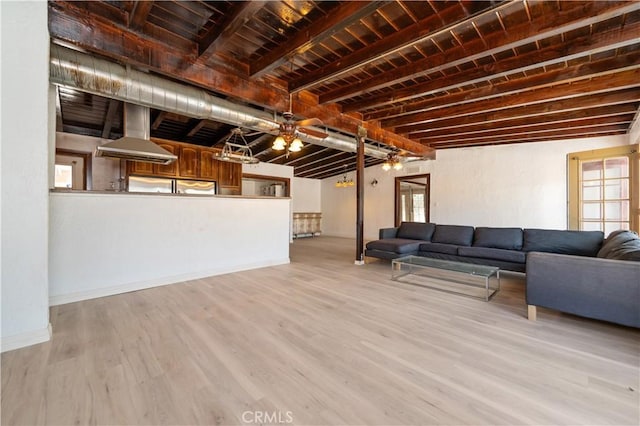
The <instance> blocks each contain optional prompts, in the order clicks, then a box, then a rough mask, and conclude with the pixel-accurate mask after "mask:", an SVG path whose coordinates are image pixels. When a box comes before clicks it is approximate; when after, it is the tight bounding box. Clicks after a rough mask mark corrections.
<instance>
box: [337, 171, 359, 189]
mask: <svg viewBox="0 0 640 426" xmlns="http://www.w3.org/2000/svg"><path fill="white" fill-rule="evenodd" d="M355 184H356V183H355V182H354V181H353V178H347V174H346V173H345V174H344V176H342V178H341V179H339V180H338V181H337V182H336V188H347V187H349V186H354V185H355Z"/></svg>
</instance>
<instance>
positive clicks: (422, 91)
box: [343, 25, 640, 120]
mask: <svg viewBox="0 0 640 426" xmlns="http://www.w3.org/2000/svg"><path fill="white" fill-rule="evenodd" d="M638 29H639V30H640V25H638ZM635 41H636V39H635V38H631V37H629V38H627V39H626V40H625V39H622V40H619V41H617V42H615V43H614V44H610V45H600V44H597V45H596V44H594V45H593V46H588V45H586V44H584V46H586V48H587V49H589V50H587V51H583V50H582V48H581V47H580V46H582V43H580V44H579V45H578V47H574V46H575V45H574V46H572V47H571V48H570V50H568V51H567V49H564V48H562V47H560V49H559V51H558V53H560V54H563V56H560V57H551V58H549V59H546V56H547V55H551V56H553V55H554V52H556V48H555V47H550V48H547V49H545V50H544V51H541V52H537V53H532V54H527V55H525V56H524V57H516V58H514V59H512V60H506V61H504V62H502V63H497V64H496V66H495V67H493V68H494V69H495V68H497V71H498V72H494V73H493V74H490V75H486V77H482V76H479V77H476V78H471V79H470V80H468V83H469V84H475V83H477V82H480V81H482V79H483V78H484V79H486V80H495V79H499V78H503V77H504V78H507V79H511V78H512V76H513V75H514V74H517V73H521V72H525V73H526V71H528V70H533V69H536V68H539V67H540V66H549V65H557V64H561V63H563V64H564V68H568V67H567V61H568V60H575V59H578V58H583V57H585V56H588V55H590V54H592V53H593V52H603V51H607V50H611V49H615V48H618V47H621V46H628V45H630V44H631V43H634V42H635ZM634 44H635V43H634ZM572 49H575V50H572ZM538 55H539V56H538ZM522 63H524V64H525V65H523V66H518V67H517V68H515V69H509V68H510V67H511V66H517V65H520V64H522ZM576 71H578V70H576ZM470 74H471V75H473V74H474V73H473V72H472V73H470ZM476 74H480V73H476ZM452 78H453V77H452ZM462 80H464V78H462ZM465 84H467V81H461V82H460V83H453V84H450V85H447V86H444V87H443V88H433V89H431V90H429V87H428V85H427V84H425V85H423V86H422V87H415V88H414V91H413V93H415V94H416V97H418V95H419V96H425V95H431V94H434V93H437V90H440V89H441V90H450V89H453V88H459V87H462V86H463V85H465ZM372 97H373V96H370V97H369V99H371V98H372ZM471 97H473V96H471ZM410 99H411V98H410V97H403V96H402V95H401V94H399V93H398V92H394V97H393V99H392V100H390V101H389V102H384V103H383V102H378V103H376V104H375V107H380V106H384V105H386V104H389V103H391V102H400V101H407V100H410ZM362 109H363V108H362V106H360V105H359V104H356V105H354V104H353V103H352V104H346V105H344V106H343V111H345V112H348V111H352V110H362ZM418 109H420V107H415V108H414V106H412V105H411V104H409V105H407V104H405V105H404V108H403V111H402V113H403V114H407V113H409V112H412V111H413V112H415V111H414V110H418ZM385 113H386V114H387V115H386V117H387V118H392V117H393V116H394V113H393V111H390V110H386V111H385ZM377 118H383V117H382V116H381V115H380V114H372V115H369V114H365V119H367V120H370V119H377Z"/></svg>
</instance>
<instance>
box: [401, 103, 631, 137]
mask: <svg viewBox="0 0 640 426" xmlns="http://www.w3.org/2000/svg"><path fill="white" fill-rule="evenodd" d="M636 111H637V107H636V105H635V104H633V103H621V104H618V105H613V106H605V107H602V106H596V107H590V108H583V109H580V110H572V111H560V112H556V113H555V114H554V115H553V116H552V117H545V120H550V121H549V122H550V123H553V122H555V121H563V120H582V119H591V118H592V117H593V118H598V117H607V116H610V115H611V116H615V115H623V114H634V113H635V112H636ZM538 117H539V115H532V116H529V117H511V118H506V119H505V120H501V121H486V122H485V121H478V122H475V123H460V125H452V126H449V127H447V126H442V127H438V128H435V127H434V128H429V129H425V130H421V131H416V132H413V133H411V134H410V136H411V137H412V138H413V139H416V140H419V141H422V140H423V139H425V138H429V137H431V136H432V135H434V134H435V135H443V134H449V132H450V131H451V130H453V131H454V132H460V133H463V134H464V133H465V131H477V130H476V129H488V130H489V131H491V130H492V129H498V130H499V129H502V128H509V127H510V126H511V127H515V128H518V127H520V126H527V125H529V124H530V123H532V122H533V123H538V122H540V121H539V118H538ZM452 134H455V133H452Z"/></svg>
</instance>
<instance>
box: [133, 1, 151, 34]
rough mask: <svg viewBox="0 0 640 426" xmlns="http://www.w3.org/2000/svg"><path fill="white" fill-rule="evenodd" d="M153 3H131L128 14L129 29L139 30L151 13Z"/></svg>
mask: <svg viewBox="0 0 640 426" xmlns="http://www.w3.org/2000/svg"><path fill="white" fill-rule="evenodd" d="M152 7H153V1H147V0H144V1H142V0H137V1H134V2H133V8H132V9H131V13H130V14H129V28H131V29H132V30H136V31H137V30H140V29H142V27H143V26H144V23H145V22H146V21H147V16H149V12H151V8H152Z"/></svg>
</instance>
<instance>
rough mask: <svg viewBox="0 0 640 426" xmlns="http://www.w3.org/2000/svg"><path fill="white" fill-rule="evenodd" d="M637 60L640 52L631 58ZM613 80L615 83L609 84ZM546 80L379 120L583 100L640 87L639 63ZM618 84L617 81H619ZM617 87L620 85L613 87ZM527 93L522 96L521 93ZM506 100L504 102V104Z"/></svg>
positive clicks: (394, 123)
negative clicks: (595, 95) (542, 82)
mask: <svg viewBox="0 0 640 426" xmlns="http://www.w3.org/2000/svg"><path fill="white" fill-rule="evenodd" d="M630 56H633V57H636V58H637V57H639V56H640V52H638V53H637V54H633V55H630ZM554 73H555V74H556V75H559V76H562V74H563V73H562V72H554ZM613 76H615V79H616V81H615V82H614V81H612V79H613ZM543 77H546V78H548V79H549V80H551V81H549V82H547V83H545V84H542V85H540V86H532V87H526V85H525V87H518V88H517V89H514V90H512V91H511V92H509V93H501V92H500V89H498V90H497V91H496V93H493V94H491V95H487V96H486V97H485V98H484V99H482V100H473V101H472V102H465V101H462V102H459V103H457V104H452V105H450V106H447V107H443V106H439V107H438V108H437V110H433V109H430V110H429V111H424V112H419V113H411V114H406V115H403V116H398V117H395V118H391V119H383V120H381V124H382V126H383V127H398V126H404V125H407V124H414V123H416V122H420V121H424V120H430V119H432V118H435V117H442V116H447V117H454V116H463V115H467V114H473V113H476V112H478V111H480V110H482V111H485V112H489V111H497V110H500V109H505V108H512V107H513V106H515V105H522V106H526V105H535V104H537V103H541V102H547V101H550V100H551V101H556V100H562V99H568V98H574V97H580V96H585V95H588V94H596V93H606V92H607V91H615V90H624V89H628V88H632V87H637V86H638V85H640V63H639V64H637V65H631V66H628V67H621V68H614V67H612V68H609V69H607V70H601V71H599V72H598V71H595V72H593V73H591V74H586V75H583V76H572V75H571V73H570V72H569V73H566V75H565V77H562V78H563V80H562V81H553V80H554V78H553V77H555V75H552V76H548V75H546V76H543ZM618 80H619V81H618ZM616 83H619V84H616ZM525 92H526V93H527V95H526V96H525V95H524V93H525ZM516 97H517V98H518V103H513V104H512V103H509V102H508V101H509V100H513V99H515V98H516ZM505 100H506V101H507V102H505Z"/></svg>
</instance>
